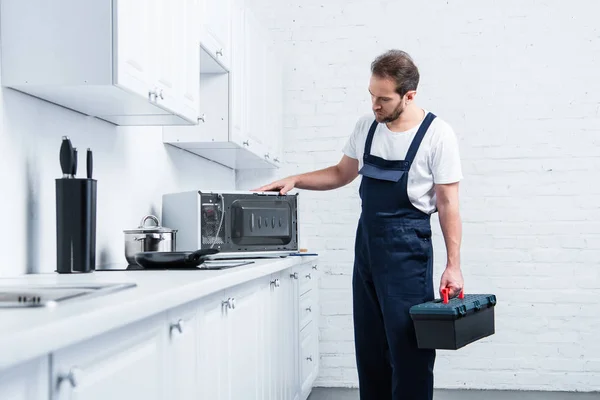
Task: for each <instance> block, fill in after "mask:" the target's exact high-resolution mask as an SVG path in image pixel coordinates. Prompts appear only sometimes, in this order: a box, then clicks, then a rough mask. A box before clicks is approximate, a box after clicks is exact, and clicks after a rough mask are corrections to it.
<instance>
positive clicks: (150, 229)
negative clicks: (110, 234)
mask: <svg viewBox="0 0 600 400" xmlns="http://www.w3.org/2000/svg"><path fill="white" fill-rule="evenodd" d="M148 220H152V221H154V224H155V225H154V226H146V221H148ZM123 232H125V233H171V232H177V230H176V229H170V228H165V227H164V226H160V222H159V221H158V218H156V217H155V216H154V215H146V216H144V218H142V221H141V222H140V226H138V227H137V228H136V229H125V230H124V231H123Z"/></svg>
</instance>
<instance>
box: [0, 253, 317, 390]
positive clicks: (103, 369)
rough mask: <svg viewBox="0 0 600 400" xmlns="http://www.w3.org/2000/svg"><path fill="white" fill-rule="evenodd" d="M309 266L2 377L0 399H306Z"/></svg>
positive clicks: (313, 346) (312, 330)
mask: <svg viewBox="0 0 600 400" xmlns="http://www.w3.org/2000/svg"><path fill="white" fill-rule="evenodd" d="M316 268H317V266H316V264H315V263H305V264H300V265H297V266H295V267H293V268H288V269H286V270H283V271H280V272H277V273H274V274H271V275H269V276H265V277H263V278H260V279H256V280H253V281H250V282H246V283H243V284H240V285H237V286H234V287H232V288H229V289H227V290H222V291H219V292H217V293H214V294H212V295H210V296H207V297H203V298H199V299H197V300H195V301H193V302H190V303H188V304H185V305H182V306H179V307H177V308H174V309H171V310H168V311H166V312H163V313H159V314H156V315H153V316H151V317H148V318H146V319H143V320H141V321H138V322H135V323H132V324H130V325H128V326H126V327H124V328H120V329H116V330H114V331H110V332H108V333H104V334H101V335H99V336H98V337H95V338H92V339H89V340H86V341H83V342H80V343H77V344H74V345H72V346H69V347H67V348H65V349H61V350H59V351H56V352H55V353H53V354H51V355H48V356H46V357H42V358H40V359H36V360H32V361H30V362H27V363H24V364H22V365H18V366H14V367H12V368H9V369H7V370H3V371H0V399H2V400H5V399H6V400H41V399H46V400H48V399H51V400H96V399H97V400H106V399H111V400H120V399H123V400H129V399H144V400H162V399H178V400H187V399H189V400H192V399H209V400H252V399H257V400H306V399H307V398H308V395H309V394H310V391H311V389H312V385H313V383H314V381H315V379H316V376H317V374H318V371H319V369H318V365H319V363H318V360H319V349H318V328H317V325H318V317H317V316H318V308H317V307H318V298H317V293H318V291H317V285H316V282H317V280H316V278H317V276H316V272H317V270H316Z"/></svg>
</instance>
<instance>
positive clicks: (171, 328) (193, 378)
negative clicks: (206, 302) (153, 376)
mask: <svg viewBox="0 0 600 400" xmlns="http://www.w3.org/2000/svg"><path fill="white" fill-rule="evenodd" d="M198 305H199V303H198V302H192V303H190V304H186V305H183V306H180V307H177V308H175V309H173V310H169V311H168V313H167V325H166V327H165V328H166V329H167V334H168V336H167V344H166V350H165V357H166V362H165V365H166V368H167V370H166V371H165V373H166V374H165V375H166V383H165V387H166V390H165V393H166V397H165V398H173V399H178V400H188V399H189V400H195V399H197V398H198V397H199V390H200V388H199V385H198V379H197V378H198V377H197V371H198V354H199V351H198Z"/></svg>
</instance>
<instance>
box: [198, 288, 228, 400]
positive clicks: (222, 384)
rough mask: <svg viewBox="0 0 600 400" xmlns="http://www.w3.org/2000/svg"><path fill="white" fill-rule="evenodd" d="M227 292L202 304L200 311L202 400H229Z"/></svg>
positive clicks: (218, 294) (199, 366) (199, 362)
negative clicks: (225, 302)
mask: <svg viewBox="0 0 600 400" xmlns="http://www.w3.org/2000/svg"><path fill="white" fill-rule="evenodd" d="M223 301H225V293H224V291H219V292H217V293H215V294H213V295H211V296H208V297H206V298H204V299H202V300H201V301H200V306H199V310H198V324H197V325H198V336H197V342H198V355H197V356H198V369H197V381H198V387H199V389H200V395H199V396H198V398H200V399H214V400H226V399H227V400H228V399H229V385H230V384H231V382H230V381H229V374H228V372H227V371H228V369H229V357H228V356H227V353H228V351H227V325H226V317H227V314H226V311H225V310H226V304H224V303H223Z"/></svg>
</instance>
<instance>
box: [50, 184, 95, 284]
mask: <svg viewBox="0 0 600 400" xmlns="http://www.w3.org/2000/svg"><path fill="white" fill-rule="evenodd" d="M96 193H97V181H96V180H95V179H78V178H62V179H56V272H58V273H59V274H70V273H81V272H92V271H94V270H95V269H96Z"/></svg>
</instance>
